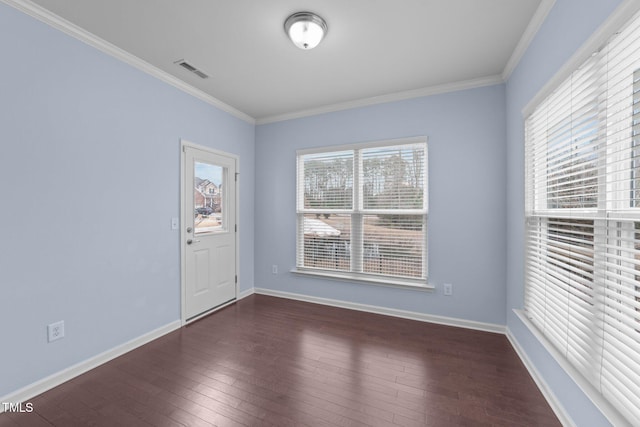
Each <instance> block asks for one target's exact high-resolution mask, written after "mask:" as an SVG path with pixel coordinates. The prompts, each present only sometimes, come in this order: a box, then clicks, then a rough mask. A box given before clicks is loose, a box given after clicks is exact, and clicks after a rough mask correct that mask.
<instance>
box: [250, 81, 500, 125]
mask: <svg viewBox="0 0 640 427" xmlns="http://www.w3.org/2000/svg"><path fill="white" fill-rule="evenodd" d="M503 82H504V80H502V77H501V76H500V75H493V76H488V77H480V78H477V79H472V80H464V81H461V82H455V83H446V84H442V85H436V86H429V87H424V88H420V89H413V90H407V91H404V92H395V93H390V94H387V95H380V96H373V97H371V98H363V99H358V100H354V101H347V102H342V103H338V104H330V105H325V106H322V107H317V108H310V109H308V110H301V111H296V112H292V113H285V114H279V115H275V116H267V117H261V118H258V119H256V125H264V124H268V123H274V122H282V121H285V120H291V119H299V118H302V117H309V116H316V115H318V114H325V113H333V112H336V111H342V110H349V109H352V108H360V107H368V106H372V105H378V104H384V103H387V102H395V101H403V100H405V99H412V98H420V97H423V96H431V95H438V94H442V93H447V92H456V91H459V90H466V89H475V88H480V87H484V86H493V85H497V84H501V83H503Z"/></svg>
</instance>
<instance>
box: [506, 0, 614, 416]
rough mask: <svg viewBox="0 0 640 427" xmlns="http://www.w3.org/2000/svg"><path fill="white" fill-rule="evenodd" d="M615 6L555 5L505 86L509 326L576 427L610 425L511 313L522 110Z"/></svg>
mask: <svg viewBox="0 0 640 427" xmlns="http://www.w3.org/2000/svg"><path fill="white" fill-rule="evenodd" d="M619 3H620V1H619V0H606V1H605V0H558V1H557V2H556V4H555V6H554V8H553V9H552V10H551V12H550V13H549V16H548V17H547V19H546V20H545V22H544V24H543V25H542V27H541V28H540V31H539V32H538V34H537V35H536V37H535V39H534V41H533V42H532V44H531V45H530V47H529V49H528V50H527V52H526V54H525V55H524V57H523V58H522V60H521V61H520V63H519V65H518V67H517V68H516V70H515V71H514V72H513V74H512V75H511V77H510V78H509V80H508V82H507V236H508V239H507V262H506V264H507V313H506V315H507V326H508V328H509V329H510V331H511V333H512V334H513V335H514V336H515V338H516V339H517V340H518V342H520V344H521V345H522V347H523V348H524V350H525V351H526V353H527V355H528V357H529V358H530V359H531V361H532V362H533V363H534V365H535V366H536V368H537V369H538V370H539V371H540V373H541V374H542V375H543V377H544V379H545V380H546V382H547V383H548V384H549V386H550V387H551V388H552V390H553V392H554V393H555V395H556V396H557V397H558V399H559V400H560V402H561V404H562V405H563V406H564V407H565V409H566V410H567V412H568V413H569V415H570V416H571V417H572V418H573V419H574V421H575V422H576V425H578V426H593V427H596V426H606V425H608V424H609V423H608V422H607V421H606V420H605V419H604V417H603V416H602V415H601V413H600V412H599V411H598V409H596V408H595V407H594V406H593V404H592V403H591V402H590V400H588V399H587V398H586V397H585V395H584V394H583V393H582V392H581V391H580V390H579V389H578V388H577V386H576V385H575V383H574V382H573V381H572V380H571V379H570V378H569V377H568V376H567V375H566V374H565V373H564V371H563V370H562V369H561V368H560V367H559V366H558V364H557V363H556V362H555V361H554V360H553V358H551V357H550V356H549V354H548V353H547V352H546V350H545V349H544V348H543V347H542V346H541V345H540V344H539V342H538V341H537V340H536V339H535V338H534V337H533V335H532V334H531V333H530V332H529V330H528V329H527V328H526V327H525V326H524V325H523V324H522V322H521V321H520V320H519V319H518V318H517V317H516V316H515V314H514V313H513V309H514V308H515V309H519V308H522V306H523V299H524V282H523V280H524V279H523V277H524V261H523V254H524V120H523V116H522V109H523V108H524V107H525V105H526V104H527V103H528V102H529V101H530V100H531V99H532V98H533V97H534V96H535V95H536V93H537V92H538V91H539V90H540V89H541V88H542V87H543V86H544V85H545V84H546V82H547V81H548V80H549V79H551V77H553V75H554V74H555V73H556V72H557V71H558V70H559V68H560V67H561V66H562V65H563V64H564V63H565V62H566V61H567V60H568V59H569V58H570V57H571V55H573V53H574V52H575V51H576V50H577V49H578V48H579V47H580V46H581V45H582V44H583V43H584V42H585V41H586V40H587V38H588V37H589V36H590V35H591V34H592V33H593V32H594V31H595V30H596V28H598V26H599V25H600V24H601V23H602V22H604V21H605V19H606V18H607V17H608V16H609V14H610V13H611V12H612V11H613V10H614V9H615V7H616V6H617V5H618V4H619Z"/></svg>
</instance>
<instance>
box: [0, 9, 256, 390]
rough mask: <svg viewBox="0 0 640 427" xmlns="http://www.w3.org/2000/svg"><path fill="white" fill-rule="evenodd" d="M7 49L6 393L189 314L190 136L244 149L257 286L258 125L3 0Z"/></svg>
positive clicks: (1, 239) (0, 370)
mask: <svg viewBox="0 0 640 427" xmlns="http://www.w3.org/2000/svg"><path fill="white" fill-rule="evenodd" d="M0 57H2V66H1V67H0V325H2V338H1V342H0V396H3V395H5V394H7V393H9V392H13V391H15V390H17V389H19V388H21V387H23V386H25V385H28V384H30V383H32V382H34V381H36V380H39V379H42V378H44V377H46V376H48V375H50V374H53V373H56V372H58V371H60V370H62V369H64V368H67V367H69V366H71V365H73V364H75V363H78V362H81V361H83V360H85V359H87V358H89V357H92V356H94V355H96V354H99V353H101V352H103V351H105V350H108V349H110V348H112V347H114V346H117V345H119V344H122V343H124V342H126V341H128V340H130V339H132V338H135V337H138V336H140V335H142V334H144V333H146V332H149V331H151V330H153V329H155V328H158V327H161V326H163V325H166V324H168V323H170V322H172V321H174V320H177V319H179V317H180V299H179V295H180V294H179V290H180V275H179V270H180V258H179V237H178V231H172V230H171V227H170V224H171V218H172V217H178V216H179V211H180V210H179V208H180V206H179V191H178V190H179V180H180V174H179V165H180V150H179V139H180V138H185V139H188V140H190V141H192V142H195V143H199V144H202V145H207V146H210V147H214V148H217V149H220V150H225V151H227V152H231V153H234V154H237V155H239V156H240V167H241V171H242V175H241V177H240V186H241V193H240V224H241V242H240V247H241V254H240V258H241V259H240V279H241V289H242V290H244V289H249V288H252V287H253V212H254V182H255V178H254V170H255V165H254V138H255V129H254V126H253V125H251V124H248V123H246V122H243V121H241V120H239V119H236V118H234V117H232V116H230V115H228V114H227V113H224V112H222V111H220V110H218V109H216V108H214V107H212V106H210V105H207V104H205V103H203V102H201V101H199V100H197V99H195V98H193V97H191V96H189V95H186V94H185V93H182V92H180V91H179V90H177V89H175V88H173V87H171V86H169V85H167V84H165V83H162V82H160V81H159V80H157V79H155V78H153V77H151V76H149V75H147V74H144V73H142V72H140V71H138V70H136V69H134V68H132V67H130V66H128V65H126V64H124V63H122V62H120V61H118V60H116V59H114V58H112V57H110V56H108V55H105V54H103V53H101V52H99V51H97V50H95V49H93V48H91V47H89V46H87V45H85V44H84V43H82V42H79V41H77V40H75V39H72V38H70V37H68V36H66V35H64V34H63V33H61V32H59V31H57V30H54V29H52V28H51V27H49V26H47V25H45V24H43V23H41V22H39V21H36V20H34V19H32V18H30V17H28V16H26V15H24V14H22V13H20V12H18V11H16V10H14V9H13V8H11V7H8V6H6V5H5V4H3V3H0ZM57 320H64V321H65V323H66V338H64V339H63V340H60V341H56V342H54V343H51V344H47V340H46V325H47V324H48V323H51V322H54V321H57Z"/></svg>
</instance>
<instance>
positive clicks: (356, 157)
mask: <svg viewBox="0 0 640 427" xmlns="http://www.w3.org/2000/svg"><path fill="white" fill-rule="evenodd" d="M361 176H362V152H361V150H354V152H353V189H354V190H353V210H354V213H353V214H351V271H352V272H354V273H362V271H363V267H362V265H363V254H364V231H363V222H362V208H363V202H362V179H361Z"/></svg>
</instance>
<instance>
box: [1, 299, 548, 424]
mask: <svg viewBox="0 0 640 427" xmlns="http://www.w3.org/2000/svg"><path fill="white" fill-rule="evenodd" d="M30 402H31V403H32V404H33V408H34V411H33V412H32V413H4V414H0V426H29V427H38V426H50V425H54V426H64V427H67V426H85V425H91V426H105V427H106V426H109V427H112V426H147V425H151V426H210V425H217V426H263V425H264V426H278V427H281V426H297V425H306V426H313V427H315V426H395V427H397V426H425V425H426V426H447V427H448V426H545V427H546V426H555V425H560V423H559V422H558V420H557V418H556V417H555V415H554V414H553V411H552V410H551V408H550V407H549V405H548V404H547V403H546V401H545V400H544V398H543V396H542V394H541V393H540V391H539V390H538V389H537V387H536V385H535V383H534V382H533V380H532V379H531V377H530V376H529V374H528V373H527V371H526V369H525V367H524V366H523V364H522V363H521V361H520V359H519V358H518V356H517V355H516V353H515V351H514V350H513V348H512V347H511V345H510V344H509V342H508V341H507V339H506V337H505V336H503V335H500V334H493V333H488V332H478V331H472V330H466V329H460V328H454V327H448V326H440V325H433V324H428V323H422V322H417V321H412V320H405V319H397V318H393V317H386V316H380V315H375V314H369V313H362V312H357V311H351V310H345V309H340V308H333V307H326V306H321V305H316V304H309V303H304V302H298V301H291V300H286V299H280V298H273V297H267V296H259V295H253V296H250V297H248V298H245V299H243V300H242V301H240V302H238V303H237V304H235V305H232V306H230V307H227V308H225V309H223V310H221V311H219V312H217V313H214V314H212V315H211V316H208V317H206V318H204V319H202V320H200V321H198V322H196V323H194V324H192V325H190V326H188V327H186V328H182V329H180V330H178V331H175V332H172V333H171V334H168V335H166V336H164V337H162V338H160V339H158V340H156V341H153V342H151V343H149V344H147V345H145V346H143V347H140V348H138V349H136V350H134V351H132V352H130V353H127V354H126V355H124V356H121V357H119V358H117V359H115V360H113V361H111V362H109V363H106V364H104V365H102V366H100V367H98V368H96V369H94V370H92V371H90V372H87V373H86V374H84V375H81V376H79V377H77V378H75V379H73V380H71V381H69V382H66V383H64V384H62V385H60V386H58V387H56V388H54V389H52V390H50V391H48V392H46V393H44V394H42V395H40V396H38V397H35V398H33V399H31V401H30Z"/></svg>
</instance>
